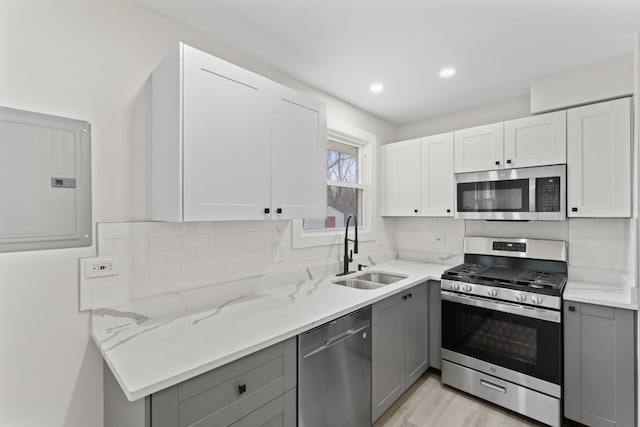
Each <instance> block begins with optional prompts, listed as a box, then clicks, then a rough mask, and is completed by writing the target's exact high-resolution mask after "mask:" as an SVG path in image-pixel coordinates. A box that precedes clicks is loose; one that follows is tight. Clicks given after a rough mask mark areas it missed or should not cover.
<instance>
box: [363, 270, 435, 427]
mask: <svg viewBox="0 0 640 427" xmlns="http://www.w3.org/2000/svg"><path fill="white" fill-rule="evenodd" d="M427 307H428V293H427V283H426V282H425V283H421V284H419V285H416V286H414V287H412V288H411V289H408V290H406V291H403V292H401V293H399V294H396V295H393V296H391V297H389V298H386V299H384V300H382V301H379V302H377V303H375V304H374V305H373V307H372V312H371V325H372V327H371V335H372V339H371V346H372V355H371V372H372V378H371V387H372V390H371V396H372V404H371V411H372V414H371V419H372V420H373V421H375V420H376V419H377V418H379V417H380V415H382V414H383V413H384V411H385V410H387V409H388V408H389V406H391V404H393V402H395V401H396V400H397V399H398V397H400V395H401V394H402V393H403V392H404V391H405V390H406V389H407V388H408V387H409V386H410V385H411V384H413V382H415V380H417V379H418V378H419V377H420V375H422V374H423V373H424V371H426V370H427V368H428V365H429V348H428V347H429V345H428V322H429V319H428V312H427Z"/></svg>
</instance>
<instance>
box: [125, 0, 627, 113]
mask: <svg viewBox="0 0 640 427" xmlns="http://www.w3.org/2000/svg"><path fill="white" fill-rule="evenodd" d="M136 1H138V3H141V4H143V5H145V6H147V7H149V8H152V9H154V10H156V11H158V12H159V13H161V14H163V15H166V16H168V17H170V18H171V19H173V20H175V21H177V22H180V23H182V24H185V25H186V26H188V27H191V28H193V29H195V30H196V31H199V32H201V33H203V34H205V35H207V36H209V37H212V38H213V39H215V40H217V41H219V42H221V43H223V44H224V46H226V47H229V48H231V49H234V50H236V51H238V52H240V53H242V54H245V55H247V56H249V57H250V58H252V59H255V60H256V61H258V62H261V63H264V64H265V65H268V66H269V67H272V68H274V69H276V70H279V71H281V72H283V73H285V74H287V75H289V76H291V77H294V78H295V79H298V80H300V81H302V82H304V83H307V84H309V85H311V86H314V87H316V88H318V89H321V90H323V91H325V92H328V93H330V94H332V95H334V96H336V97H338V98H340V99H343V100H345V101H347V102H349V103H351V104H353V105H355V106H357V107H360V108H361V109H363V110H366V111H369V112H371V113H373V114H375V115H376V116H379V117H381V118H384V119H386V120H388V121H390V122H392V123H395V124H404V123H408V122H412V121H416V120H420V119H425V118H428V117H433V116H438V115H442V114H446V113H449V112H453V111H460V110H464V109H468V108H473V107H477V106H480V105H484V104H488V103H491V102H497V101H500V100H505V99H510V98H515V97H518V96H523V95H526V94H527V93H528V90H529V80H530V79H532V78H535V77H540V76H543V75H546V74H551V73H554V72H557V71H561V70H565V69H568V68H572V67H575V66H578V65H582V64H587V63H590V62H595V61H598V60H601V59H605V58H609V57H612V56H616V55H621V54H625V53H630V52H632V50H633V48H634V40H635V35H634V34H635V33H636V32H638V31H640V0H136ZM448 65H452V66H454V67H456V68H457V70H458V73H457V75H456V76H455V77H453V78H452V79H449V80H443V79H441V78H440V77H438V71H439V70H440V69H441V68H442V67H444V66H448ZM378 81H379V82H382V83H383V84H384V86H385V90H384V92H382V93H381V94H378V95H374V94H371V93H370V92H369V91H368V87H369V85H370V84H371V83H373V82H378Z"/></svg>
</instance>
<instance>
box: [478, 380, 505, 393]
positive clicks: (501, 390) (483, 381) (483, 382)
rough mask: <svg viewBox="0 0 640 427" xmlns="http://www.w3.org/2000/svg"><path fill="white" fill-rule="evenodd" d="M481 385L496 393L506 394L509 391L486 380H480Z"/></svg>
mask: <svg viewBox="0 0 640 427" xmlns="http://www.w3.org/2000/svg"><path fill="white" fill-rule="evenodd" d="M480 384H482V385H483V386H485V387H487V388H490V389H491V390H495V391H499V392H500V393H506V392H507V389H506V388H504V387H501V386H499V385H496V384H492V383H490V382H489V381H485V380H480Z"/></svg>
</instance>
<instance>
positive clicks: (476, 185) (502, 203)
mask: <svg viewBox="0 0 640 427" xmlns="http://www.w3.org/2000/svg"><path fill="white" fill-rule="evenodd" d="M457 193H458V194H457V195H458V212H529V180H528V179H510V180H503V181H482V182H465V183H460V184H458V191H457Z"/></svg>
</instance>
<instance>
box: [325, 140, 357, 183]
mask: <svg viewBox="0 0 640 427" xmlns="http://www.w3.org/2000/svg"><path fill="white" fill-rule="evenodd" d="M327 179H329V180H331V181H340V182H351V183H356V182H358V147H354V146H352V145H347V144H341V143H339V142H336V141H331V140H329V141H327Z"/></svg>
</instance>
